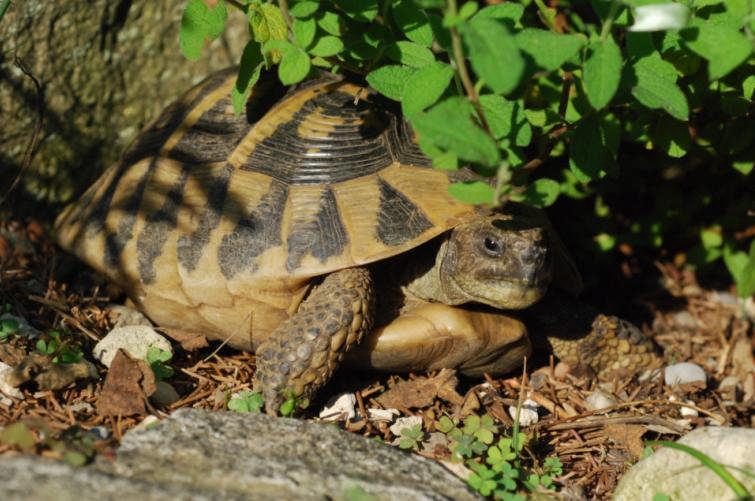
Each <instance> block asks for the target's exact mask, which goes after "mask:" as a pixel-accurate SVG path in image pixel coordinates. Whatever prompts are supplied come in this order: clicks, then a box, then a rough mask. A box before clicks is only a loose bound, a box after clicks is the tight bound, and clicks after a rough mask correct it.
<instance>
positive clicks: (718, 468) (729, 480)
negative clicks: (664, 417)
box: [645, 440, 752, 500]
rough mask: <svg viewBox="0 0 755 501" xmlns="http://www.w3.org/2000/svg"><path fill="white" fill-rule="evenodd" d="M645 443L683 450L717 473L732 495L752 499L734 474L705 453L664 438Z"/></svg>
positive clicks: (742, 498) (741, 498)
mask: <svg viewBox="0 0 755 501" xmlns="http://www.w3.org/2000/svg"><path fill="white" fill-rule="evenodd" d="M645 444H646V445H660V446H662V447H668V448H669V449H676V450H678V451H681V452H684V453H685V454H689V455H690V456H692V457H693V458H695V459H697V460H698V461H700V463H701V464H702V465H703V466H705V467H706V468H708V469H709V470H710V471H712V472H713V473H715V474H716V475H718V477H719V478H720V479H721V480H723V481H724V483H725V484H726V485H727V486H729V488H730V489H731V490H732V492H733V493H734V495H735V496H736V497H737V499H740V500H750V499H752V494H751V493H750V492H749V491H748V490H747V488H746V487H745V486H744V485H742V483H741V482H740V481H739V480H737V479H736V478H735V477H734V475H732V474H731V473H729V470H727V469H726V468H725V467H724V466H723V465H722V464H721V463H719V462H717V461H716V460H714V459H713V458H711V457H710V456H708V455H707V454H705V453H703V452H701V451H699V450H697V449H695V448H693V447H690V446H688V445H684V444H680V443H677V442H668V441H665V440H648V441H646V442H645Z"/></svg>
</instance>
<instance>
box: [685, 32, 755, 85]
mask: <svg viewBox="0 0 755 501" xmlns="http://www.w3.org/2000/svg"><path fill="white" fill-rule="evenodd" d="M680 34H681V36H682V38H683V39H684V42H685V44H686V46H687V47H689V48H690V49H691V50H692V51H693V52H695V53H696V54H698V55H700V56H701V57H703V58H704V59H707V60H708V76H709V78H710V79H711V80H717V79H719V78H721V77H723V76H725V75H727V74H728V73H729V72H731V71H732V70H733V69H734V68H736V67H737V66H739V65H740V64H742V63H743V62H745V61H746V60H747V58H748V57H749V56H750V54H751V53H752V45H751V43H750V41H749V40H747V38H746V37H745V36H744V35H743V34H741V33H740V32H739V31H738V30H737V29H736V28H733V27H729V26H725V25H722V24H714V23H711V22H708V21H705V20H702V19H695V20H694V21H693V22H692V23H690V27H688V28H686V29H684V30H682V31H681V33H680Z"/></svg>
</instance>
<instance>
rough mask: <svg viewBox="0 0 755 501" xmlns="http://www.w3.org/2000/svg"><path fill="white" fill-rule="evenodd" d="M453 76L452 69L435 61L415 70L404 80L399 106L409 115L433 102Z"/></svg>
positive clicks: (441, 93) (438, 97)
mask: <svg viewBox="0 0 755 501" xmlns="http://www.w3.org/2000/svg"><path fill="white" fill-rule="evenodd" d="M453 76H454V69H453V68H451V67H450V66H449V65H447V64H445V63H439V62H435V63H432V64H430V65H428V66H425V67H424V68H420V69H419V70H417V71H416V72H415V73H414V74H413V75H412V76H411V77H409V79H408V80H407V82H406V87H405V88H404V93H403V96H402V98H401V108H402V110H403V111H404V114H405V115H407V116H409V115H412V114H413V113H416V112H418V111H422V110H424V109H425V108H427V107H428V106H431V105H433V104H435V102H436V101H437V100H438V99H440V96H442V95H443V92H445V90H446V88H448V84H449V83H451V79H452V78H453Z"/></svg>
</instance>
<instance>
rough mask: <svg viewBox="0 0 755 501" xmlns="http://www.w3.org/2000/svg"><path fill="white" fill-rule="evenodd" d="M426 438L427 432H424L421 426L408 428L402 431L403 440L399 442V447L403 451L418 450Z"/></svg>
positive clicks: (416, 425)
mask: <svg viewBox="0 0 755 501" xmlns="http://www.w3.org/2000/svg"><path fill="white" fill-rule="evenodd" d="M424 436H425V432H424V431H422V425H421V424H415V425H414V426H407V427H406V428H404V429H402V430H401V438H400V439H399V441H398V446H399V448H401V449H415V450H416V449H418V448H419V444H420V443H421V442H422V438H423V437H424Z"/></svg>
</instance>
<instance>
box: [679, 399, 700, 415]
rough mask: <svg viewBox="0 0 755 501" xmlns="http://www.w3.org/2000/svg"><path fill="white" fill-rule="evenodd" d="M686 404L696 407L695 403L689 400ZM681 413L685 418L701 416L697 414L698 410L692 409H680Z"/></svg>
mask: <svg viewBox="0 0 755 501" xmlns="http://www.w3.org/2000/svg"><path fill="white" fill-rule="evenodd" d="M684 403H685V404H689V405H695V402H693V401H692V400H687V401H686V402H684ZM679 413H680V414H681V415H682V416H684V417H696V416H698V415H699V413H698V412H697V410H696V409H693V408H691V407H680V408H679Z"/></svg>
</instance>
